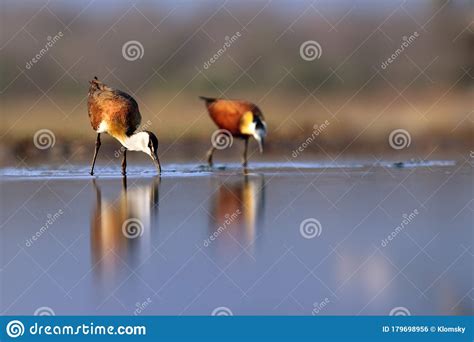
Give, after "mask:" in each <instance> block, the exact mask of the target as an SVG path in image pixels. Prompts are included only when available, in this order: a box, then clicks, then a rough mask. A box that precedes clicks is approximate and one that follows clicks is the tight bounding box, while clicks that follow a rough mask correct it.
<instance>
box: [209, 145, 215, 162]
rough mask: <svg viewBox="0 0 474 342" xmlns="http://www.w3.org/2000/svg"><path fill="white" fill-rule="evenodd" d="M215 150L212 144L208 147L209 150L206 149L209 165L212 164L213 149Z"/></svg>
mask: <svg viewBox="0 0 474 342" xmlns="http://www.w3.org/2000/svg"><path fill="white" fill-rule="evenodd" d="M215 150H216V148H215V147H214V145H213V146H212V147H211V148H210V149H209V151H207V164H209V166H212V164H213V162H212V156H213V155H214V151H215Z"/></svg>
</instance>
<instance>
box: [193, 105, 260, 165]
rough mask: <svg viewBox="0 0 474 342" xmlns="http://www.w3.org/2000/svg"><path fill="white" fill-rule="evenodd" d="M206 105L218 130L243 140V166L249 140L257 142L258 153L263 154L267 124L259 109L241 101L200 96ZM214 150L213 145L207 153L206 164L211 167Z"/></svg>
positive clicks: (245, 163)
mask: <svg viewBox="0 0 474 342" xmlns="http://www.w3.org/2000/svg"><path fill="white" fill-rule="evenodd" d="M199 98H200V99H202V100H204V101H205V103H206V107H207V110H208V112H209V115H210V116H211V119H212V120H213V121H214V123H215V124H216V125H217V127H219V128H220V129H225V130H227V131H229V132H230V133H231V134H232V136H234V137H236V138H241V139H244V142H245V149H244V154H243V163H242V164H243V166H244V167H246V166H247V150H248V143H249V138H250V137H252V136H253V137H254V138H255V140H257V142H258V145H259V148H260V153H262V152H263V142H264V139H265V136H266V134H267V124H266V123H265V119H264V118H263V114H262V112H261V111H260V109H259V108H258V107H257V106H256V105H255V104H253V103H251V102H248V101H241V100H226V99H215V98H209V97H204V96H200V97H199ZM215 150H216V147H215V146H214V145H213V146H212V147H211V148H210V149H209V151H208V152H207V162H208V164H209V166H212V156H213V154H214V152H215Z"/></svg>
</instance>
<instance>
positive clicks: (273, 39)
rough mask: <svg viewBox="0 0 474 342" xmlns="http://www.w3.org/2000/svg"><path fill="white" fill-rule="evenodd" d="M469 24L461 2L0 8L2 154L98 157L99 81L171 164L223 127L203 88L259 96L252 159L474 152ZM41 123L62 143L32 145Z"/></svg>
mask: <svg viewBox="0 0 474 342" xmlns="http://www.w3.org/2000/svg"><path fill="white" fill-rule="evenodd" d="M473 18H474V12H473V6H472V2H470V1H462V0H459V1H342V0H341V1H289V0H288V1H283V0H274V1H272V0H263V1H210V0H209V1H199V2H198V1H156V2H153V1H96V0H85V1H36V0H32V1H13V0H11V1H2V4H1V24H0V25H1V41H0V43H1V44H0V45H1V48H0V58H1V73H2V77H1V78H0V91H1V111H2V115H1V121H2V125H1V128H0V134H1V145H0V151H1V153H0V156H1V162H2V165H8V166H16V167H20V166H24V165H30V164H31V163H33V164H36V163H48V164H49V163H60V164H62V163H65V162H67V163H83V162H85V161H87V162H89V159H90V158H91V156H92V153H93V149H94V141H95V133H94V132H93V131H92V129H91V127H90V124H89V120H88V116H87V91H88V81H89V80H90V79H92V78H93V77H94V76H97V77H98V78H99V79H101V80H103V81H104V82H105V83H107V84H108V85H109V86H111V87H114V88H118V89H121V90H123V91H126V92H128V93H129V94H131V95H133V96H134V97H135V99H136V100H137V102H138V103H139V106H140V110H141V113H142V117H143V121H142V124H144V125H145V126H144V127H145V128H146V129H149V130H152V131H154V132H155V133H157V135H158V137H159V139H160V144H161V145H160V146H161V147H160V154H161V156H162V160H163V161H164V162H165V163H166V162H170V161H189V162H202V161H203V160H204V155H205V152H206V149H207V148H208V147H209V146H210V136H211V134H212V132H213V131H214V130H215V129H216V128H215V126H214V124H213V123H212V121H211V120H210V118H209V117H208V115H207V112H206V110H205V107H204V104H203V103H202V102H201V101H200V100H199V99H198V95H205V96H210V97H224V98H237V99H247V100H249V101H252V102H255V103H256V104H258V106H259V107H260V108H261V109H262V111H263V113H264V115H265V117H266V120H267V122H268V126H269V135H268V139H267V141H268V143H267V149H266V151H265V154H264V155H263V156H257V154H256V153H255V155H254V156H253V157H252V159H254V160H258V159H259V158H260V159H265V158H267V159H271V160H280V161H287V160H290V161H293V160H294V159H295V158H301V159H303V160H313V159H329V160H334V159H336V158H339V157H340V158H349V159H350V158H360V157H361V156H362V157H363V158H365V157H370V158H392V156H393V155H395V157H394V158H395V159H397V158H398V159H400V158H402V156H403V157H404V158H405V157H407V158H408V157H409V158H419V159H432V158H437V157H439V158H450V159H459V158H462V156H465V157H466V156H468V155H469V151H470V150H472V143H473V134H472V132H473V121H472V114H473V113H472V112H473V110H472V108H473V106H472V105H473V102H472V98H473V96H472V95H473V82H472V80H473V75H474V71H473V70H472V66H473V61H474V34H473V31H472V22H473ZM305 46H306V48H305ZM308 46H309V47H308ZM315 125H316V126H315ZM45 130H47V131H46V132H49V133H48V134H49V138H50V140H51V143H54V146H55V148H54V149H52V148H44V149H38V148H36V147H35V144H34V142H35V135H36V137H37V136H38V134H39V133H41V132H43V133H44V132H45ZM394 130H404V132H405V135H406V137H405V138H408V139H407V143H405V145H406V146H403V148H401V149H399V148H393V147H391V144H390V141H389V137H390V134H391V133H392V132H393V131H394ZM308 137H315V139H314V141H311V142H310V143H309V144H307V146H306V147H305V149H304V153H302V154H299V155H298V156H297V157H295V155H294V153H293V152H294V151H295V150H296V149H298V148H299V147H300V146H301V145H302V143H304V142H305V141H307V139H308ZM102 146H103V147H102V149H103V150H102V151H101V155H102V158H103V159H102V160H104V159H108V160H111V159H114V151H116V150H117V149H118V148H119V144H118V142H116V141H114V140H113V139H111V138H108V139H103V145H102ZM252 148H253V149H254V151H255V150H256V146H255V145H252ZM241 149H242V146H240V144H234V147H232V149H231V151H232V153H231V154H227V155H226V156H228V157H229V158H230V157H233V156H237V155H238V154H240V153H241ZM104 151H108V152H104ZM134 157H135V158H142V159H143V160H144V161H145V159H144V157H143V156H134ZM221 157H223V155H222V156H221ZM217 158H220V157H219V156H217ZM142 159H140V160H142ZM117 163H118V161H117Z"/></svg>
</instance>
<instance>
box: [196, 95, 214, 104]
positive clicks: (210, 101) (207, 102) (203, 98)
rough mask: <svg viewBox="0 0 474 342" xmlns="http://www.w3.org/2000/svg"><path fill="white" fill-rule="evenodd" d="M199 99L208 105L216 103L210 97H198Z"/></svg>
mask: <svg viewBox="0 0 474 342" xmlns="http://www.w3.org/2000/svg"><path fill="white" fill-rule="evenodd" d="M199 98H200V99H201V100H204V101H206V104H210V103H212V102H214V101H216V99H215V98H212V97H206V96H199Z"/></svg>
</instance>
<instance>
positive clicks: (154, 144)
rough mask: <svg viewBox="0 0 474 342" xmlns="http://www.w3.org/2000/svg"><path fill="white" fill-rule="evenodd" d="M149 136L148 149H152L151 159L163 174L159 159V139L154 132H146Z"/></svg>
mask: <svg viewBox="0 0 474 342" xmlns="http://www.w3.org/2000/svg"><path fill="white" fill-rule="evenodd" d="M145 133H147V134H148V148H149V149H150V157H151V159H153V162H154V163H155V165H156V167H157V169H158V171H159V172H160V173H161V165H160V159H159V158H158V138H157V137H156V135H155V134H154V133H153V132H150V131H145Z"/></svg>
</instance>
